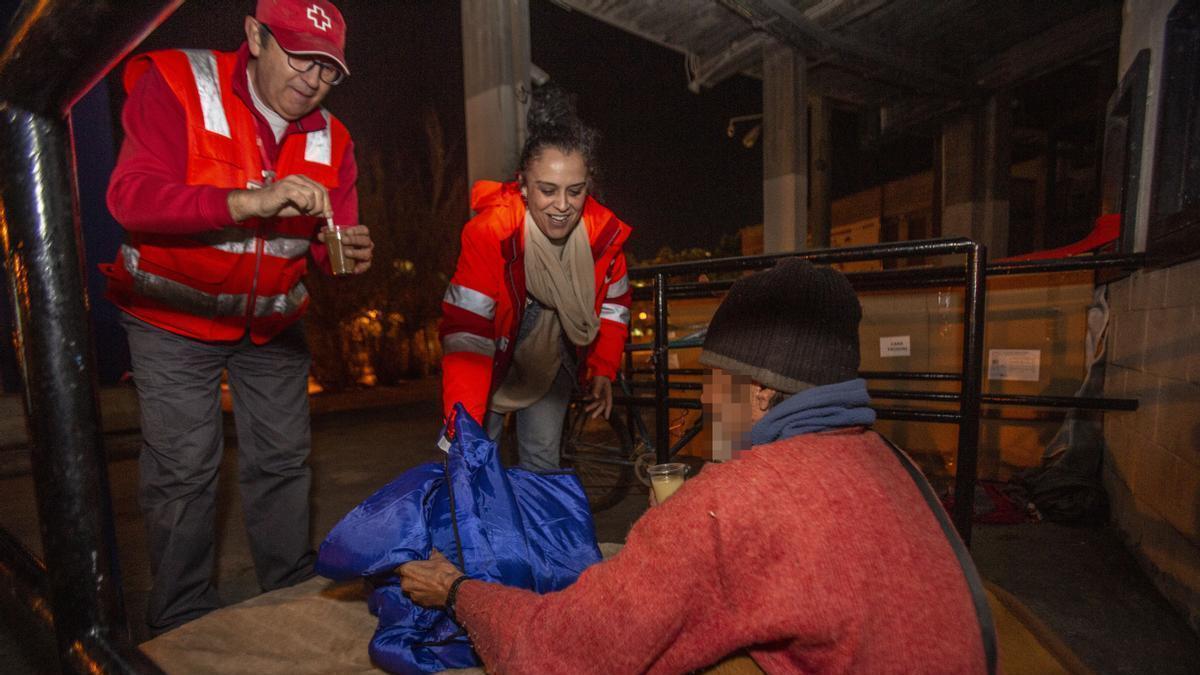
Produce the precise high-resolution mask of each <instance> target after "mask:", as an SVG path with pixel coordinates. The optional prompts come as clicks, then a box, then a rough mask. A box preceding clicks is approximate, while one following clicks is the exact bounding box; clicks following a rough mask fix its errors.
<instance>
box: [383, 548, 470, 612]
mask: <svg viewBox="0 0 1200 675" xmlns="http://www.w3.org/2000/svg"><path fill="white" fill-rule="evenodd" d="M396 572H397V573H398V574H399V575H400V588H401V589H402V590H403V591H404V592H405V593H407V594H408V597H410V598H412V601H413V602H415V603H417V604H418V605H420V606H422V607H444V606H445V605H446V596H447V595H448V594H449V593H450V585H451V584H453V583H454V580H455V579H457V578H459V577H461V576H462V572H460V571H459V569H458V568H457V567H455V566H454V565H453V564H451V563H450V561H449V560H446V556H444V555H442V554H441V553H440V552H439V551H437V549H434V551H433V555H431V556H429V560H414V561H413V562H410V563H404V564H403V565H401V566H399V567H397V568H396Z"/></svg>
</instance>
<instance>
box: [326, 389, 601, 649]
mask: <svg viewBox="0 0 1200 675" xmlns="http://www.w3.org/2000/svg"><path fill="white" fill-rule="evenodd" d="M451 425H452V426H453V433H452V434H451V437H452V440H451V444H450V449H449V451H448V453H447V456H446V462H445V464H423V465H421V466H418V467H415V468H413V469H410V470H408V471H405V472H404V473H403V474H401V475H400V476H399V477H398V478H396V479H395V480H393V481H392V482H390V483H388V484H387V485H385V486H384V487H383V488H382V489H381V490H379V491H378V492H376V493H375V494H373V495H371V496H370V497H368V498H367V500H366V501H364V502H363V503H362V504H359V505H358V506H356V507H355V508H354V509H353V510H352V511H350V513H348V514H347V515H346V517H344V518H342V520H341V522H339V523H338V524H337V525H336V526H334V528H333V530H332V531H331V532H330V533H329V536H327V537H326V538H325V541H324V542H322V543H321V549H320V553H319V554H318V557H317V573H318V574H320V575H322V576H325V577H329V578H330V579H334V580H338V581H344V580H349V579H354V578H357V577H363V578H366V579H367V580H368V582H370V583H371V584H372V586H373V589H372V591H371V594H370V598H369V600H368V606H369V608H370V610H371V613H372V614H375V615H376V616H378V617H379V627H378V628H377V629H376V630H375V635H374V637H373V638H371V647H370V654H371V659H372V661H374V663H375V664H376V665H378V666H379V667H381V668H383V669H385V670H388V671H390V672H393V673H428V672H436V671H440V670H444V669H447V668H468V667H471V666H477V665H479V660H478V658H477V657H476V656H475V653H474V652H473V651H472V649H471V643H470V641H469V640H468V638H467V635H466V631H464V630H463V629H462V628H461V627H459V626H458V624H456V623H454V621H452V620H451V619H450V617H449V616H448V615H447V614H446V613H445V612H444V611H442V610H440V609H424V608H422V607H418V606H417V605H414V604H413V603H412V602H411V601H410V600H409V599H408V598H407V597H406V596H405V595H404V594H403V593H402V592H401V590H400V579H399V577H398V575H396V574H395V572H394V570H395V568H396V566H397V565H400V564H402V563H406V562H409V561H412V560H424V559H426V558H428V557H429V555H430V552H431V550H432V549H435V548H436V549H437V550H439V551H441V552H442V553H443V554H444V555H445V556H446V557H447V558H449V559H450V561H451V562H453V563H454V564H455V565H456V566H458V567H459V569H462V570H463V571H464V572H465V573H466V574H468V575H469V576H470V577H471V578H473V579H484V580H486V581H495V582H499V583H502V584H505V585H507V586H515V587H519V588H527V589H530V590H534V591H537V592H539V593H547V592H550V591H557V590H560V589H562V588H565V587H567V586H569V585H570V584H571V583H573V582H574V581H575V579H576V578H577V577H578V576H579V574H580V573H581V572H583V570H584V569H586V568H587V567H588V566H590V565H592V564H593V563H596V562H598V561H599V560H600V551H599V549H598V548H597V547H596V533H595V526H594V524H593V522H592V514H591V512H590V511H589V510H588V505H587V498H586V497H585V496H584V494H583V488H582V487H581V486H580V484H579V478H578V477H577V476H575V474H574V473H572V472H562V473H558V472H554V473H535V472H532V471H526V470H524V469H519V468H511V469H505V468H503V467H502V466H500V460H499V457H498V456H497V454H496V444H495V443H493V442H492V441H491V440H490V439H489V438H488V437H487V434H486V433H484V431H483V429H482V428H480V426H479V424H477V423H476V422H475V420H473V419H471V416H470V415H469V414H467V412H466V410H464V409H463V408H462V406H461V405H460V406H456V411H455V415H454V421H453V422H451Z"/></svg>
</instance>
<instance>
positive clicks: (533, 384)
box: [489, 212, 600, 413]
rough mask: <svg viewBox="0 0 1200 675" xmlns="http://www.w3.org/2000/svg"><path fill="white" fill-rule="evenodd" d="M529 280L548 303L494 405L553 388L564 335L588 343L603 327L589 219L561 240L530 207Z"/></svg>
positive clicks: (532, 398) (501, 408) (499, 407)
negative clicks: (598, 311)
mask: <svg viewBox="0 0 1200 675" xmlns="http://www.w3.org/2000/svg"><path fill="white" fill-rule="evenodd" d="M525 286H526V289H527V291H528V293H529V295H531V296H533V298H534V299H536V300H537V301H538V302H540V303H541V304H542V305H544V306H545V309H543V311H542V313H541V314H539V315H538V317H537V322H536V323H535V324H534V325H533V328H532V329H531V330H530V331H529V333H528V334H527V335H525V337H523V338H522V339H521V340H520V341H519V342H518V343H517V346H516V347H515V348H514V351H513V360H512V365H511V366H510V367H509V369H508V374H507V375H506V376H505V378H504V382H503V383H502V384H501V385H500V388H499V389H497V390H496V393H495V394H493V395H492V400H491V404H490V405H489V408H491V409H492V410H494V411H496V412H498V413H506V412H512V411H514V410H521V409H523V408H527V407H529V406H530V405H532V404H534V403H536V402H537V401H538V399H540V398H541V397H542V396H544V395H545V394H546V392H547V391H549V390H550V384H551V383H552V382H554V377H555V375H557V374H558V369H559V366H561V365H562V356H561V354H560V353H559V344H558V342H559V336H560V335H563V334H566V336H567V339H568V340H570V341H571V344H573V345H575V346H577V347H586V346H587V345H590V344H591V343H592V341H593V340H594V339H596V332H597V331H599V330H600V317H598V316H596V309H595V302H596V277H595V262H594V261H593V260H592V247H591V245H590V243H589V242H588V234H587V227H585V225H584V223H583V221H580V223H579V225H577V226H576V227H575V229H574V230H572V231H571V234H570V235H569V236H568V237H567V241H566V242H565V243H563V244H555V243H554V242H552V241H550V238H549V237H547V236H546V234H545V233H544V232H542V231H541V230H540V229H539V228H538V226H537V224H536V223H534V222H533V216H532V215H530V214H529V212H526V213H525Z"/></svg>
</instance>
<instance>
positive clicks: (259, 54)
mask: <svg viewBox="0 0 1200 675" xmlns="http://www.w3.org/2000/svg"><path fill="white" fill-rule="evenodd" d="M245 32H246V43H245V44H243V45H242V47H241V48H240V49H239V50H238V51H236V52H229V53H225V52H213V51H208V50H166V51H159V52H151V53H148V54H141V55H139V56H137V57H135V58H133V59H132V60H131V61H130V62H129V65H128V66H127V67H126V70H125V88H126V91H127V92H128V94H129V99H128V101H127V103H126V104H125V109H124V112H123V113H122V123H123V124H124V127H125V132H126V137H125V141H124V144H123V145H122V147H121V155H120V158H119V160H118V163H117V167H116V169H115V171H114V172H113V175H112V179H111V181H110V183H109V187H108V206H109V210H111V211H112V213H113V215H114V216H115V217H116V219H117V221H118V222H120V223H121V225H122V226H123V227H124V228H125V230H126V233H127V234H126V242H125V244H124V245H123V246H122V247H121V250H120V252H119V253H118V254H117V258H116V260H115V261H114V262H113V263H112V264H111V265H107V266H105V273H106V274H107V275H108V276H109V289H108V295H109V298H110V299H112V301H113V302H115V303H116V304H117V305H118V306H119V307H120V308H121V309H122V310H123V311H124V315H123V317H122V321H123V323H124V326H125V329H126V332H127V334H128V337H129V347H130V352H131V355H132V360H133V375H134V382H135V383H136V385H137V390H138V399H139V403H140V405H141V423H142V435H143V439H144V444H143V447H142V452H141V457H140V480H141V495H140V503H141V507H142V511H143V513H144V516H145V520H146V528H147V532H148V543H149V549H150V560H151V569H152V571H153V573H154V587H153V589H152V590H151V592H150V598H149V603H148V604H149V606H148V608H147V612H146V621H147V624H148V625H149V627H150V629H151V631H153V632H154V633H160V632H163V631H166V630H169V629H171V628H173V627H175V626H178V625H180V624H182V623H184V622H186V621H190V620H192V619H194V618H196V617H198V616H201V615H202V614H205V613H206V612H209V611H211V610H213V609H216V608H217V607H218V606H219V605H220V599H219V597H218V595H217V591H216V588H215V587H214V585H213V581H212V573H213V565H214V537H213V529H214V519H213V515H214V512H215V506H216V482H217V473H218V469H219V467H220V463H221V455H222V449H223V432H222V423H221V407H220V384H221V374H222V372H223V371H226V370H227V371H228V377H229V385H230V389H231V390H232V394H233V402H234V403H233V411H234V418H235V421H236V423H237V431H238V451H239V468H238V483H239V488H240V491H241V496H242V504H243V510H244V516H245V523H246V529H247V531H248V534H249V540H250V547H251V552H252V554H253V557H254V565H255V569H256V572H257V574H258V581H259V584H260V586H261V587H262V588H263V589H264V590H271V589H274V588H280V587H284V586H289V585H292V584H294V583H296V582H299V581H302V580H304V579H306V578H308V577H309V576H311V575H312V573H313V572H312V563H313V558H314V556H313V551H312V547H311V545H310V541H309V501H308V493H309V485H310V482H311V476H310V471H309V468H308V465H307V458H308V453H309V445H310V440H309V414H308V396H307V381H308V371H309V361H310V357H309V352H308V348H307V346H306V344H305V341H304V335H303V331H302V328H301V325H300V324H299V323H298V320H299V319H300V317H301V315H302V314H303V313H304V311H305V310H306V309H307V306H308V302H309V296H308V291H307V290H306V289H305V288H304V284H303V283H302V282H301V281H300V278H301V277H302V276H303V275H304V273H305V269H306V266H307V259H308V257H309V256H311V257H312V258H313V261H314V262H315V263H316V265H317V266H318V267H319V268H321V269H322V270H324V271H326V272H329V271H330V261H329V253H328V251H327V249H326V246H325V244H324V242H325V232H324V231H322V229H323V227H324V225H325V224H326V223H327V222H331V223H333V224H336V226H337V227H339V228H341V234H342V237H341V239H342V241H343V249H344V251H345V255H346V257H348V258H349V259H350V262H351V263H352V264H353V267H352V270H351V271H352V272H353V273H355V274H361V273H362V272H365V271H366V270H367V269H368V268H369V267H370V265H371V249H372V242H371V238H370V234H369V233H368V231H367V228H366V227H365V226H363V225H358V224H357V223H358V195H357V192H356V190H355V181H356V179H357V167H356V165H355V162H354V147H353V143H352V141H351V139H350V134H349V133H348V132H347V131H346V128H345V127H344V126H342V124H341V122H339V121H338V120H337V118H335V117H334V116H333V115H331V114H329V112H327V111H326V110H325V109H323V108H321V107H320V104H321V101H322V100H324V98H325V97H326V95H328V94H329V91H330V90H331V89H332V88H333V87H334V86H335V85H337V84H338V83H339V82H341V81H342V80H343V79H344V78H345V77H346V76H347V75H349V72H350V69H349V68H348V67H347V66H346V58H345V53H344V50H345V38H346V24H345V21H344V20H343V18H342V15H341V14H340V13H339V12H338V10H337V9H336V8H335V7H334V6H333V5H332V4H330V3H329V2H327V0H259V1H258V6H257V9H256V11H255V15H254V16H253V17H249V16H247V17H246V18H245Z"/></svg>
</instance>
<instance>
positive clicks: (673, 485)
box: [646, 462, 687, 504]
mask: <svg viewBox="0 0 1200 675" xmlns="http://www.w3.org/2000/svg"><path fill="white" fill-rule="evenodd" d="M646 472H647V473H648V474H650V487H651V488H653V489H654V499H655V501H657V502H658V503H659V504H661V503H663V502H665V501H667V498H668V497H670V496H671V495H673V494H675V491H676V490H678V489H679V488H681V487H683V477H684V476H685V475H686V474H687V465H686V464H681V463H679V462H674V463H671V464H655V465H654V466H652V467H650V468H649V469H647V470H646Z"/></svg>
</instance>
